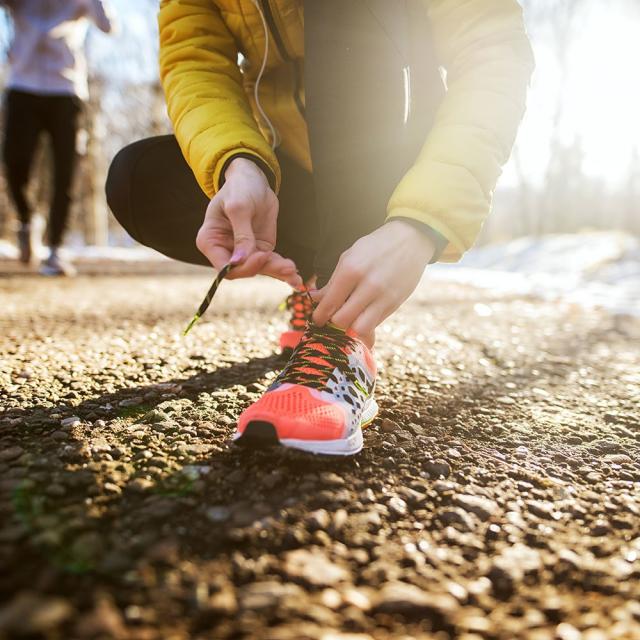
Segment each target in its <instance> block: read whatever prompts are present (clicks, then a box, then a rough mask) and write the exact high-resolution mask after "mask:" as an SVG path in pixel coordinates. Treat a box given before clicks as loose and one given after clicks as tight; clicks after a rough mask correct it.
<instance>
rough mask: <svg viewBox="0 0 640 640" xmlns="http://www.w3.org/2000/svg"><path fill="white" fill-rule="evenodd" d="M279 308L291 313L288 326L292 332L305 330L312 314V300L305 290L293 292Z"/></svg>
mask: <svg viewBox="0 0 640 640" xmlns="http://www.w3.org/2000/svg"><path fill="white" fill-rule="evenodd" d="M280 306H281V308H283V309H286V310H288V311H291V318H290V320H289V325H290V326H291V328H292V329H293V330H294V331H304V330H305V329H306V327H307V323H308V322H309V320H310V319H311V314H312V313H313V300H312V299H311V297H310V296H309V294H308V293H307V289H302V290H295V291H293V293H291V295H289V296H287V298H286V300H285V301H284V302H283V303H282V305H280Z"/></svg>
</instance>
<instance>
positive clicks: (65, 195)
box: [43, 96, 82, 247]
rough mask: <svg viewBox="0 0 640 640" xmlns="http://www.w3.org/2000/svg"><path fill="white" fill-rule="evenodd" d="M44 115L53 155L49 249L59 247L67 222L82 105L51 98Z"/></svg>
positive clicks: (70, 99)
mask: <svg viewBox="0 0 640 640" xmlns="http://www.w3.org/2000/svg"><path fill="white" fill-rule="evenodd" d="M43 100H46V102H45V103H44V104H45V109H46V114H45V115H44V118H45V122H46V129H47V131H48V132H49V135H50V136H51V148H52V152H53V194H52V199H51V209H50V213H49V246H51V247H59V246H60V244H61V243H62V236H63V234H64V231H65V228H66V226H67V221H68V219H69V209H70V207H71V198H72V188H73V178H74V175H75V169H76V166H77V159H78V154H77V149H76V138H77V135H78V124H79V118H80V114H81V112H82V102H81V101H80V99H79V98H76V97H74V96H51V97H48V98H44V99H43Z"/></svg>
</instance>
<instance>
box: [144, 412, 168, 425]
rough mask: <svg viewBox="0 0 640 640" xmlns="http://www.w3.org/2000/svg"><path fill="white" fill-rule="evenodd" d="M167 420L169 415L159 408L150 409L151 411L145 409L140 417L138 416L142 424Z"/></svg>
mask: <svg viewBox="0 0 640 640" xmlns="http://www.w3.org/2000/svg"><path fill="white" fill-rule="evenodd" d="M166 420H169V416H168V415H167V414H166V413H165V412H164V411H160V410H159V409H152V410H151V411H147V413H145V414H144V415H143V416H142V418H140V420H139V421H140V422H142V423H143V424H156V423H158V422H164V421H166Z"/></svg>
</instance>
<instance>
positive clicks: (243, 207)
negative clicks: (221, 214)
mask: <svg viewBox="0 0 640 640" xmlns="http://www.w3.org/2000/svg"><path fill="white" fill-rule="evenodd" d="M224 211H225V213H226V214H227V216H229V217H241V216H244V215H247V214H248V213H249V207H248V206H247V203H246V202H244V201H243V200H240V199H238V198H233V199H230V200H227V201H226V202H225V203H224Z"/></svg>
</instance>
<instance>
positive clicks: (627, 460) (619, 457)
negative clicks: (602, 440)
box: [604, 453, 633, 464]
mask: <svg viewBox="0 0 640 640" xmlns="http://www.w3.org/2000/svg"><path fill="white" fill-rule="evenodd" d="M604 459H605V461H606V462H610V463H613V464H633V459H632V458H631V457H630V456H628V455H625V454H624V453H611V454H609V455H606V456H605V457H604Z"/></svg>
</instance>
